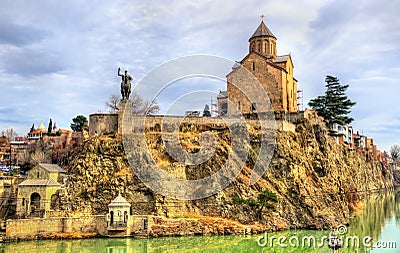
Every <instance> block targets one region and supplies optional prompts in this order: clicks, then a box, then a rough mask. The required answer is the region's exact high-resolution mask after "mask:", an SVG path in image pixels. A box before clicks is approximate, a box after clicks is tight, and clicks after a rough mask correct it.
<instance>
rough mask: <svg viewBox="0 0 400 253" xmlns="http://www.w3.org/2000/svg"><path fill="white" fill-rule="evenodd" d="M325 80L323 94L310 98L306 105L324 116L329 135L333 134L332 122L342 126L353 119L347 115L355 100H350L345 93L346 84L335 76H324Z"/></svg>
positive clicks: (347, 86)
mask: <svg viewBox="0 0 400 253" xmlns="http://www.w3.org/2000/svg"><path fill="white" fill-rule="evenodd" d="M325 82H326V85H325V87H326V91H325V95H323V96H318V97H316V98H314V99H311V100H310V102H309V103H308V105H309V106H311V108H312V109H313V110H315V111H317V113H318V115H319V116H321V117H323V118H324V121H325V124H326V126H327V127H328V128H329V129H330V130H331V135H335V132H334V131H332V129H333V125H334V124H338V125H341V126H344V125H348V124H350V123H351V122H352V121H353V120H354V119H353V118H351V117H349V116H348V115H349V114H350V112H351V110H350V109H351V107H353V106H354V105H355V104H356V102H353V101H351V100H350V99H349V98H348V97H347V95H346V90H347V88H349V85H348V84H346V85H342V84H340V82H339V79H338V78H337V77H334V76H330V75H327V76H326V78H325Z"/></svg>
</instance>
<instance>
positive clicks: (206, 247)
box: [0, 191, 400, 253]
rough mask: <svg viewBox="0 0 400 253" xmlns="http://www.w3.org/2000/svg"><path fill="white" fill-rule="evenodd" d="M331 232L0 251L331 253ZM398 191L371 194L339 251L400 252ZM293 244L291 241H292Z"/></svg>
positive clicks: (13, 246)
mask: <svg viewBox="0 0 400 253" xmlns="http://www.w3.org/2000/svg"><path fill="white" fill-rule="evenodd" d="M329 232H330V231H308V230H290V231H283V232H279V233H272V234H268V238H269V239H271V237H272V236H275V238H276V239H275V241H274V243H273V245H275V246H274V247H271V246H270V245H271V244H270V241H269V242H268V244H266V245H265V247H260V246H259V245H258V244H257V239H258V238H259V236H260V235H254V236H209V237H202V236H198V237H167V238H154V239H131V238H128V239H125V238H124V239H114V238H113V239H108V238H101V239H86V240H74V241H71V240H64V241H57V240H51V241H50V240H49V241H29V242H19V243H8V244H0V252H15V253H18V252H23V253H26V252H60V253H64V252H65V253H73V252H83V253H86V252H87V253H89V252H94V253H101V252H105V253H130V252H154V253H158V252H188V253H189V252H217V253H218V252H221V253H224V252H318V253H319V252H327V253H328V252H331V250H330V249H329V248H328V247H327V244H326V243H325V245H324V247H322V248H318V247H316V244H318V243H319V242H320V241H321V239H322V238H323V236H328V235H329ZM399 234H400V192H399V191H397V192H396V193H394V192H388V193H382V194H377V195H372V196H369V197H368V198H367V200H366V201H365V206H364V208H363V212H362V213H361V214H360V215H359V216H357V217H356V218H354V219H353V220H352V221H351V224H350V227H349V230H348V233H347V234H346V235H345V236H357V237H358V238H359V239H360V248H358V247H349V248H343V249H341V250H340V252H373V253H376V252H385V253H389V252H400V237H399V236H398V235H399ZM294 236H296V237H297V238H300V240H299V242H300V246H301V244H302V243H301V242H302V241H301V239H302V238H304V237H305V236H313V237H314V238H316V244H314V245H313V246H312V247H307V244H306V245H305V246H306V247H291V246H290V244H289V241H288V240H289V238H291V237H294ZM366 236H370V237H372V240H373V241H372V242H373V244H375V246H376V243H377V242H378V241H380V242H382V241H395V242H396V244H397V245H396V246H397V248H396V249H378V248H375V249H373V250H372V249H370V248H367V247H363V245H362V239H363V238H364V237H366ZM278 237H286V238H287V240H286V242H285V243H286V244H288V247H286V248H283V247H279V246H278V240H277V238H278ZM292 242H293V241H292Z"/></svg>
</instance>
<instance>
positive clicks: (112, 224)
mask: <svg viewBox="0 0 400 253" xmlns="http://www.w3.org/2000/svg"><path fill="white" fill-rule="evenodd" d="M130 210H131V204H130V203H129V202H128V201H126V199H125V198H124V197H122V196H121V193H119V194H118V196H117V197H116V198H115V199H114V200H112V201H111V203H110V204H108V214H107V228H109V229H118V228H121V229H126V228H127V227H128V224H129V218H130V213H131V212H130Z"/></svg>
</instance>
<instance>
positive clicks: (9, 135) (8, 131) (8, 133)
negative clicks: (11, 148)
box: [3, 128, 18, 141]
mask: <svg viewBox="0 0 400 253" xmlns="http://www.w3.org/2000/svg"><path fill="white" fill-rule="evenodd" d="M3 135H4V136H6V137H7V138H8V140H10V141H13V140H14V139H15V137H17V136H18V134H17V132H15V130H14V128H7V129H6V131H5V132H4V134H3Z"/></svg>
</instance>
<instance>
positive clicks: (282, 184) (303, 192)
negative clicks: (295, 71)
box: [60, 119, 393, 230]
mask: <svg viewBox="0 0 400 253" xmlns="http://www.w3.org/2000/svg"><path fill="white" fill-rule="evenodd" d="M248 128H249V129H250V131H249V134H250V138H249V140H250V141H249V143H248V144H249V146H250V153H249V156H248V159H247V162H246V165H245V167H244V168H243V170H242V172H241V173H240V174H239V176H238V177H237V178H236V179H235V180H234V181H233V182H232V183H231V184H230V185H229V186H228V187H227V188H225V189H224V190H223V191H220V192H219V193H217V194H215V195H213V196H211V197H207V198H204V199H199V200H194V201H179V200H174V199H168V198H165V197H163V196H161V195H159V194H157V193H154V192H153V191H152V190H151V189H149V188H148V187H147V186H146V185H144V184H143V183H142V182H141V181H140V180H139V179H138V178H137V176H135V175H134V173H133V170H132V169H131V168H130V167H129V164H128V161H127V159H126V157H125V155H124V149H123V145H122V141H121V138H118V137H113V136H101V137H95V138H91V139H89V140H87V141H85V142H84V143H83V144H82V145H81V146H80V147H78V148H77V149H76V150H75V151H74V152H73V154H72V155H71V156H70V157H71V160H70V161H69V165H68V174H69V183H68V186H67V187H66V189H65V190H64V191H63V192H61V193H60V200H61V203H60V208H61V209H64V210H66V211H67V212H69V213H75V212H79V213H82V212H89V213H93V214H100V213H106V212H107V210H108V208H107V205H108V203H110V201H111V199H113V198H114V197H115V196H116V195H117V194H118V192H120V193H121V194H123V195H124V196H125V198H126V199H127V200H128V201H129V202H130V203H131V204H132V213H133V214H156V215H162V216H167V217H182V216H185V215H189V214H190V215H198V216H217V217H223V218H227V219H233V220H237V221H239V222H241V223H244V224H250V223H254V222H256V221H257V222H261V223H263V225H264V227H265V229H267V230H279V229H290V228H315V229H330V228H331V227H332V226H335V225H339V224H346V223H348V221H349V218H350V215H351V211H353V210H355V209H356V208H357V204H358V202H359V201H360V200H361V199H362V197H363V195H365V194H367V193H368V192H370V191H375V190H379V189H385V188H392V187H393V175H392V172H391V171H390V170H389V169H387V168H385V167H383V166H382V164H381V163H380V162H377V161H372V160H367V159H365V158H364V157H362V156H361V155H360V154H358V153H357V152H355V151H351V150H349V149H348V148H347V147H344V146H339V145H337V144H336V142H335V140H334V139H333V138H331V137H329V136H328V133H327V131H326V130H325V129H324V128H323V126H321V125H319V124H311V123H310V122H309V121H308V120H306V119H303V120H301V121H299V122H298V123H297V124H296V130H295V132H285V131H278V132H277V134H276V148H275V152H274V155H273V158H272V161H271V163H270V164H269V165H267V164H265V166H268V167H267V169H266V172H265V174H264V175H263V176H262V178H261V179H260V180H259V181H258V182H257V183H256V184H254V185H249V177H250V174H251V171H252V168H253V166H254V163H255V161H256V160H257V156H258V147H259V139H260V136H259V135H260V133H259V132H258V131H257V129H255V128H253V127H251V126H249V127H248ZM204 129H206V130H209V131H211V132H212V133H213V134H214V136H215V139H216V142H217V145H216V149H215V154H214V155H213V157H212V158H210V159H209V160H208V161H207V162H205V163H203V164H201V165H196V166H194V165H186V166H185V165H182V164H180V163H177V162H176V161H174V159H173V158H172V157H170V156H169V155H168V154H167V153H166V151H165V146H164V143H163V141H162V139H161V134H160V132H157V131H152V130H150V129H149V131H148V132H147V133H146V138H147V145H148V147H149V149H150V152H151V154H152V157H153V158H154V160H155V161H156V162H157V164H158V166H159V167H160V168H161V169H163V170H165V171H167V172H169V173H170V174H173V175H174V176H176V177H178V178H185V179H200V178H204V177H205V176H208V175H211V174H213V173H214V172H215V171H216V170H218V169H219V168H221V166H222V165H223V163H224V162H225V161H226V157H227V156H228V154H229V152H230V148H229V147H230V134H229V129H228V128H227V127H224V126H218V127H216V126H195V125H185V126H182V127H181V128H180V133H179V136H180V141H181V144H182V146H183V147H184V148H185V149H186V150H188V151H189V152H197V151H198V150H199V147H200V146H199V142H198V136H199V133H200V132H201V131H203V130H204ZM143 159H148V157H144V158H143ZM266 190H269V191H272V192H274V193H276V194H277V196H278V202H277V203H276V204H275V206H276V211H273V212H265V213H264V216H263V219H262V220H259V219H258V215H257V214H258V213H257V211H256V210H254V209H253V208H252V207H251V206H248V205H237V204H234V203H233V201H232V199H233V198H235V197H240V198H244V199H256V198H257V196H258V195H259V194H260V193H261V192H263V191H266Z"/></svg>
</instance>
